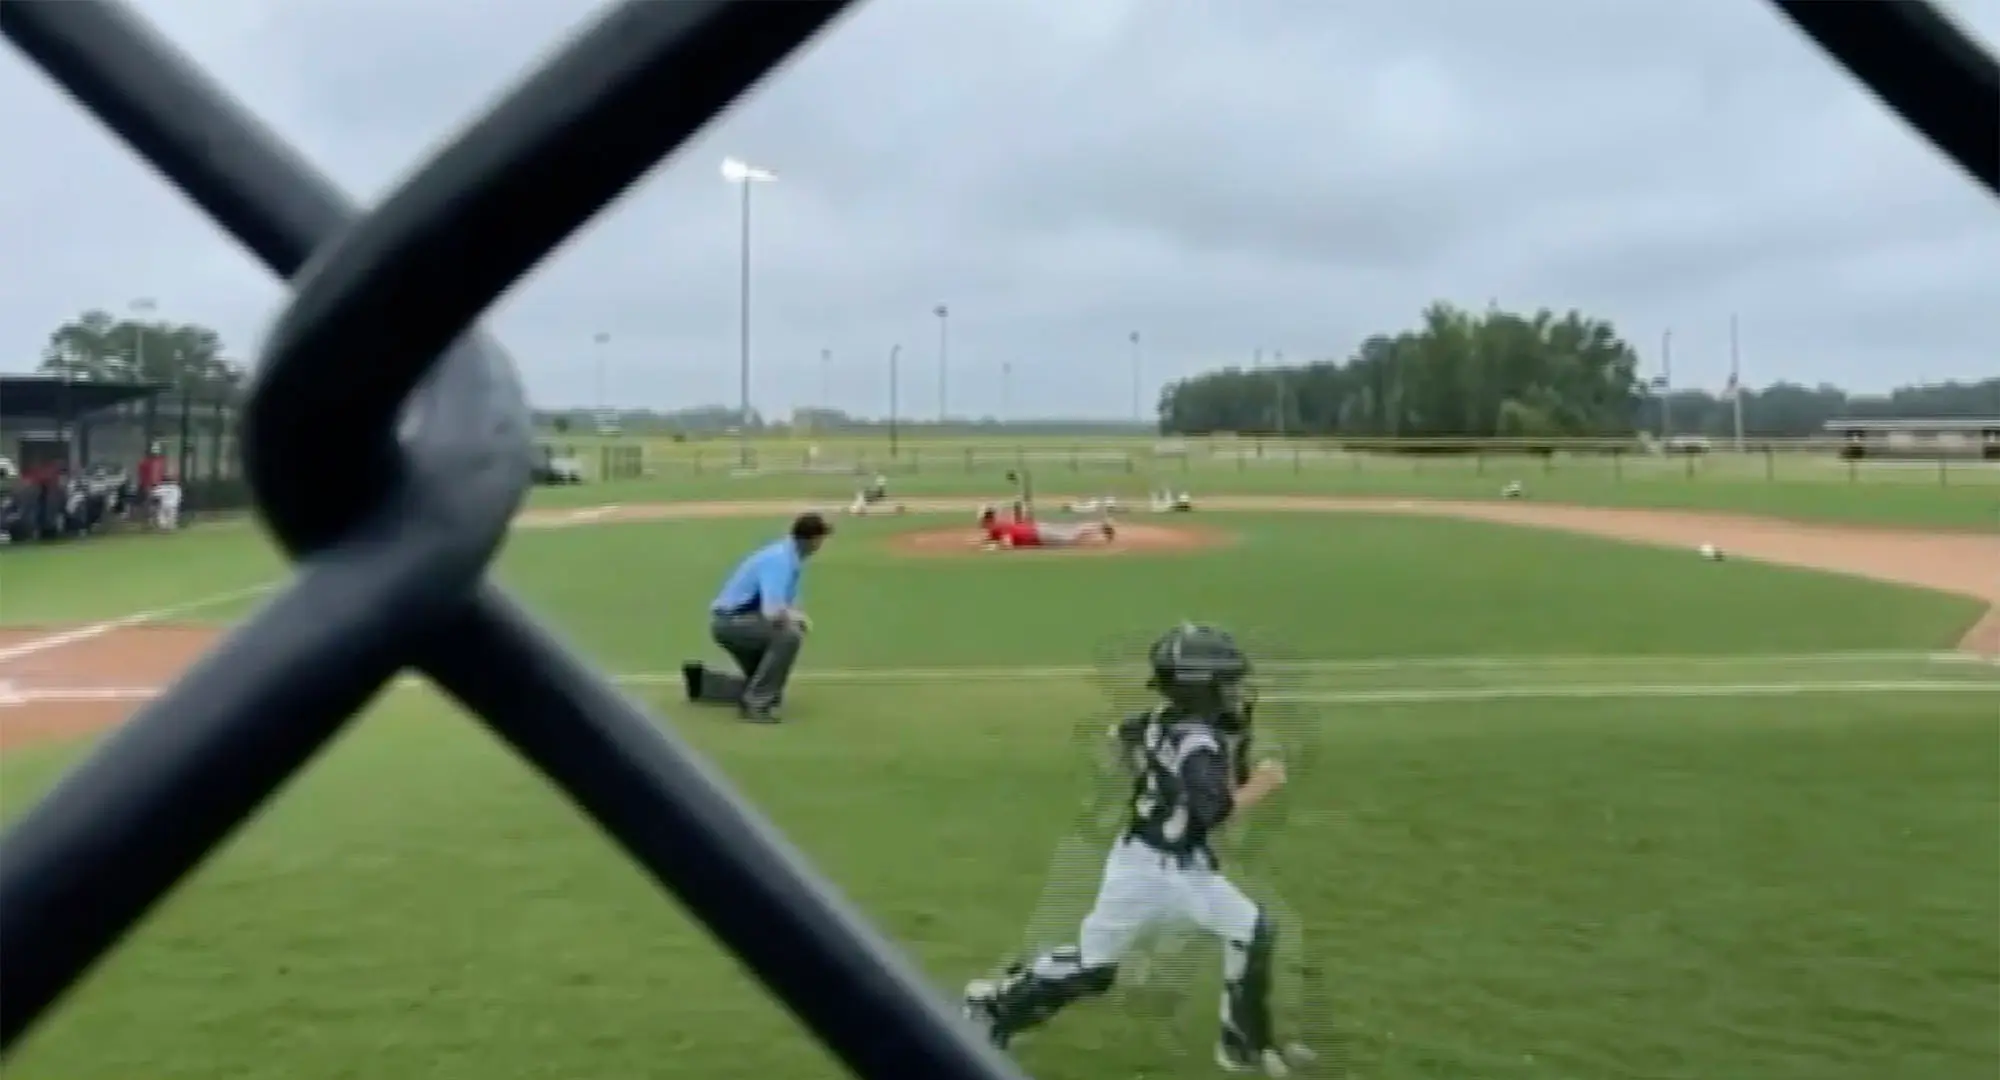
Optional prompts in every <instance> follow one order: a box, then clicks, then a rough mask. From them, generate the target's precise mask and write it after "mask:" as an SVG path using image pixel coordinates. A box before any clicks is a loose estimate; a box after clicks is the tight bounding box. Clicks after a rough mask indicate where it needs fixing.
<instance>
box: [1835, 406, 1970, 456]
mask: <svg viewBox="0 0 2000 1080" xmlns="http://www.w3.org/2000/svg"><path fill="white" fill-rule="evenodd" d="M1826 430H1827V431H1828V432H1829V433H1831V434H1832V435H1833V436H1834V437H1835V438H1837V439H1839V441H1840V456H1841V458H1842V459H1844V460H1847V461H1861V460H1864V459H1872V460H1878V461H1951V460H1967V459H1971V460H1982V461H2000V416H1989V417H1983V418H1980V417H1973V418H1966V419H1943V418H1938V419H1924V418H1915V417H1913V418H1909V419H1858V418H1857V419H1847V420H1828V421H1827V422H1826Z"/></svg>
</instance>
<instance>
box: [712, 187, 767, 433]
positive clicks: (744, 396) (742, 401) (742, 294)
mask: <svg viewBox="0 0 2000 1080" xmlns="http://www.w3.org/2000/svg"><path fill="white" fill-rule="evenodd" d="M722 178H723V179H724V180H727V181H728V182H730V183H732V184H735V185H737V186H738V187H740V188H742V189H743V245H742V246H743V278H742V281H741V282H740V290H739V294H738V295H739V301H740V305H741V309H742V312H741V313H742V324H741V326H739V327H738V340H737V345H738V348H739V350H740V355H739V356H738V358H737V370H736V379H737V387H736V390H737V413H736V448H737V455H738V463H739V464H741V465H742V466H743V467H744V468H749V466H750V186H751V185H752V184H760V183H770V182H771V181H773V180H776V179H777V178H778V174H777V173H774V172H771V171H770V170H769V169H760V168H758V167H756V166H755V165H751V164H749V163H748V162H744V161H739V160H737V159H736V158H723V159H722Z"/></svg>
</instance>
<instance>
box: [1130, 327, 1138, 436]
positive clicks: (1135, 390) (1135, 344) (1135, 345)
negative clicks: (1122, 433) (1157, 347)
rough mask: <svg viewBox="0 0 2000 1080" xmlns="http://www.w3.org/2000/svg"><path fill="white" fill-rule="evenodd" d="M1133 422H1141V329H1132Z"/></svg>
mask: <svg viewBox="0 0 2000 1080" xmlns="http://www.w3.org/2000/svg"><path fill="white" fill-rule="evenodd" d="M1132 422H1133V423H1134V424H1136V423H1138V422H1139V331H1137V330H1134V331H1132Z"/></svg>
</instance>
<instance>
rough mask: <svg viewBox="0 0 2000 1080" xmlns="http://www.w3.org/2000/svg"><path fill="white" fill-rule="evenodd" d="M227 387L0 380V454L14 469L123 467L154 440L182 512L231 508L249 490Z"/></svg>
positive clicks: (232, 395) (240, 504) (130, 466)
mask: <svg viewBox="0 0 2000 1080" xmlns="http://www.w3.org/2000/svg"><path fill="white" fill-rule="evenodd" d="M240 411H241V410H240V404H239V395H238V394H237V393H236V391H235V390H234V389H232V388H217V387H201V388H176V387H172V386H169V385H167V384H164V383H149V382H92V381H87V380H82V379H67V378H63V377H61V376H58V375H7V376H0V454H5V455H6V456H8V457H10V458H12V459H13V460H14V463H15V465H16V466H18V467H19V468H21V469H22V470H28V469H31V468H33V467H35V466H37V465H41V464H45V463H51V462H54V463H60V464H62V465H64V466H65V467H67V468H68V469H70V470H72V471H81V470H82V469H84V468H87V467H89V466H92V465H111V466H117V467H119V468H123V469H125V470H126V471H127V472H131V471H133V470H134V469H136V467H137V466H138V463H139V459H140V458H141V457H143V456H145V454H146V451H147V448H149V447H151V446H154V445H156V444H157V445H158V446H159V447H160V450H161V452H162V453H164V454H165V455H166V456H167V460H168V461H169V462H171V463H172V464H173V471H174V475H175V476H176V477H178V478H179V479H180V481H181V496H182V502H181V506H182V509H183V511H184V512H200V511H205V510H209V511H212V510H232V509H236V510H240V509H244V508H246V507H248V506H249V504H250V492H249V487H248V486H247V485H246V484H245V483H244V481H243V470H242V466H241V462H240V457H239V454H238V452H237V417H238V414H239V412H240Z"/></svg>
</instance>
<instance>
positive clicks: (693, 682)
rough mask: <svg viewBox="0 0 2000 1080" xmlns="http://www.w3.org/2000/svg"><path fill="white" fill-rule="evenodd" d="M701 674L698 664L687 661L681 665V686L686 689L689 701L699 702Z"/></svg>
mask: <svg viewBox="0 0 2000 1080" xmlns="http://www.w3.org/2000/svg"><path fill="white" fill-rule="evenodd" d="M701 672H702V667H701V664H700V663H699V662H696V661H689V662H687V663H685V664H682V665H681V684H682V685H683V686H685V687H687V695H688V700H689V701H700V700H701Z"/></svg>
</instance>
